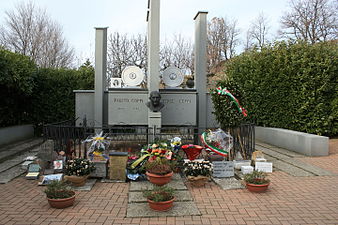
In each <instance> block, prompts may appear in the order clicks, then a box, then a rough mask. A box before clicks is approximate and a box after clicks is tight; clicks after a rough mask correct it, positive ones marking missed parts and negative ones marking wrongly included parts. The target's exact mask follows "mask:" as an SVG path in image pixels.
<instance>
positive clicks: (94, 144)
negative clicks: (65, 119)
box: [83, 131, 110, 160]
mask: <svg viewBox="0 0 338 225" xmlns="http://www.w3.org/2000/svg"><path fill="white" fill-rule="evenodd" d="M86 142H91V145H90V147H89V150H88V152H87V158H89V159H91V160H93V159H95V160H104V159H109V157H108V154H107V153H106V151H107V149H108V147H109V144H110V141H109V140H108V138H107V134H105V135H103V131H101V133H100V134H95V135H94V136H93V135H91V136H89V137H87V139H86V140H84V141H83V143H86Z"/></svg>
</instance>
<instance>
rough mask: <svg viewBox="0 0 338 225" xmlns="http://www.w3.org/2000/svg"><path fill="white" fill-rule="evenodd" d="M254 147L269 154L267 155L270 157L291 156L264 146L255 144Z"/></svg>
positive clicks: (286, 157)
mask: <svg viewBox="0 0 338 225" xmlns="http://www.w3.org/2000/svg"><path fill="white" fill-rule="evenodd" d="M255 148H256V150H260V151H262V152H263V153H264V155H269V156H272V157H274V158H277V159H290V158H291V157H290V156H288V155H285V154H281V153H279V152H276V151H274V150H271V149H269V148H266V147H262V146H258V145H256V147H255Z"/></svg>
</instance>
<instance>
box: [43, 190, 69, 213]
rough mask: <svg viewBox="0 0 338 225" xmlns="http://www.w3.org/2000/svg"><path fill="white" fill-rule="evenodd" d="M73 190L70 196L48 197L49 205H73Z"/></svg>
mask: <svg viewBox="0 0 338 225" xmlns="http://www.w3.org/2000/svg"><path fill="white" fill-rule="evenodd" d="M72 192H73V196H72V197H69V198H61V199H54V198H47V200H48V203H49V205H50V206H51V207H52V208H57V209H63V208H67V207H69V206H72V205H73V204H74V201H75V192H74V191H72Z"/></svg>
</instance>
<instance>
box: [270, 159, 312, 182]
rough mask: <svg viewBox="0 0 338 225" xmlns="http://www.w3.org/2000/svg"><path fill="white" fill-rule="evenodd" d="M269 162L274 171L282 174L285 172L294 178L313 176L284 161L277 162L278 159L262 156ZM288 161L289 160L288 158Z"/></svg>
mask: <svg viewBox="0 0 338 225" xmlns="http://www.w3.org/2000/svg"><path fill="white" fill-rule="evenodd" d="M264 157H265V158H266V159H267V160H268V161H269V162H272V164H273V167H274V170H276V169H277V170H281V171H283V172H286V173H288V174H290V175H292V176H295V177H311V176H314V174H312V173H310V172H308V171H305V170H303V169H301V168H299V167H296V166H294V165H292V164H290V163H287V162H285V161H282V160H279V159H276V158H273V157H271V156H268V155H266V156H264ZM289 159H290V158H289Z"/></svg>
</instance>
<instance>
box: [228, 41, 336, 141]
mask: <svg viewBox="0 0 338 225" xmlns="http://www.w3.org/2000/svg"><path fill="white" fill-rule="evenodd" d="M226 74H227V75H228V77H229V78H230V79H232V80H233V81H234V82H235V83H236V84H237V85H238V86H240V87H241V88H242V89H243V90H244V91H245V97H246V107H247V110H248V111H249V112H250V116H251V117H252V118H253V119H254V120H255V123H256V125H261V126H271V127H279V128H286V129H291V130H297V131H303V132H307V133H313V134H319V135H328V136H334V135H337V134H338V46H337V44H335V43H332V42H331V43H318V44H314V45H310V44H307V43H286V42H278V43H275V44H274V45H272V46H268V47H265V48H263V49H262V50H261V51H257V50H253V51H250V52H245V53H243V54H241V55H239V56H238V57H235V58H234V59H233V60H232V61H231V62H230V63H229V64H228V65H227V67H226Z"/></svg>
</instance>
